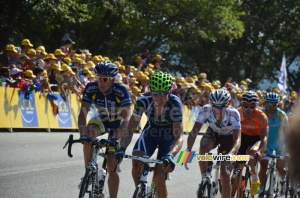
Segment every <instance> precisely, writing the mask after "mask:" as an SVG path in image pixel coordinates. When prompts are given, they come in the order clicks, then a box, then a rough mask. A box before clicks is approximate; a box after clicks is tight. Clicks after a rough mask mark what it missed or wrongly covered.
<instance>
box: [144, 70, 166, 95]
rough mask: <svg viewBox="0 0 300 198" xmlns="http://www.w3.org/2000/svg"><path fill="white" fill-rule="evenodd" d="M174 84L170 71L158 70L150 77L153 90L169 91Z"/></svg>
mask: <svg viewBox="0 0 300 198" xmlns="http://www.w3.org/2000/svg"><path fill="white" fill-rule="evenodd" d="M171 85H172V76H171V75H170V74H168V73H165V72H162V71H159V70H156V71H155V72H154V73H153V74H152V75H151V77H150V85H149V86H150V89H151V91H168V90H170V88H171Z"/></svg>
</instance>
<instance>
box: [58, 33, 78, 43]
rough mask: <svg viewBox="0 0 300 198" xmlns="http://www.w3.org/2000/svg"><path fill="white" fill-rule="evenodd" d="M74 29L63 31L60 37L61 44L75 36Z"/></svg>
mask: <svg viewBox="0 0 300 198" xmlns="http://www.w3.org/2000/svg"><path fill="white" fill-rule="evenodd" d="M75 34H76V32H75V30H70V31H69V32H67V33H65V35H64V36H63V37H62V38H61V42H62V45H63V44H64V43H65V42H66V40H71V41H73V40H72V38H73V37H75Z"/></svg>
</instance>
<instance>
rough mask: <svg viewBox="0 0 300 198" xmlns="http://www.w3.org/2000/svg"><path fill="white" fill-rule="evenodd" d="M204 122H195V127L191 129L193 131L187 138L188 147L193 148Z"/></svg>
mask: <svg viewBox="0 0 300 198" xmlns="http://www.w3.org/2000/svg"><path fill="white" fill-rule="evenodd" d="M202 125H203V124H202V123H200V122H195V124H194V126H193V129H192V130H191V132H190V133H189V136H188V139H187V149H190V150H192V148H193V145H194V143H195V140H196V138H197V135H198V133H199V131H200V129H201V127H202Z"/></svg>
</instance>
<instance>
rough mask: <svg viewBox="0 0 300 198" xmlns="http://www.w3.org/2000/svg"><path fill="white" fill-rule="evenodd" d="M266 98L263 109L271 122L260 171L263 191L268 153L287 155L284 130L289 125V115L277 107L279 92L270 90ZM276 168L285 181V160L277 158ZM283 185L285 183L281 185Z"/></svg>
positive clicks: (269, 122)
mask: <svg viewBox="0 0 300 198" xmlns="http://www.w3.org/2000/svg"><path fill="white" fill-rule="evenodd" d="M264 99H265V108H263V109H262V111H263V112H264V113H265V114H266V115H267V117H268V124H269V134H268V139H267V146H266V149H265V152H264V154H263V158H262V160H261V163H260V165H261V167H260V171H259V179H260V182H261V185H260V192H262V191H263V187H264V184H265V180H266V171H267V167H268V160H269V157H267V156H266V154H271V155H272V154H273V152H275V153H276V155H280V156H283V157H284V155H285V145H284V141H283V138H284V132H285V131H286V130H287V126H288V117H287V115H286V113H285V112H284V111H282V110H281V109H280V108H278V107H277V105H278V102H279V101H280V97H279V95H278V94H277V93H274V92H269V93H267V94H266V95H265V96H264ZM276 169H277V171H278V174H279V176H280V179H281V181H280V182H285V175H286V170H285V160H284V159H277V160H276ZM281 186H283V185H281Z"/></svg>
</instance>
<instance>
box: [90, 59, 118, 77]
mask: <svg viewBox="0 0 300 198" xmlns="http://www.w3.org/2000/svg"><path fill="white" fill-rule="evenodd" d="M94 71H95V73H96V74H97V75H100V74H102V75H111V76H115V75H117V74H118V73H119V69H118V67H117V66H116V65H115V64H114V63H112V62H110V61H102V62H100V63H98V64H97V65H96V67H95V70H94Z"/></svg>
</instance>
